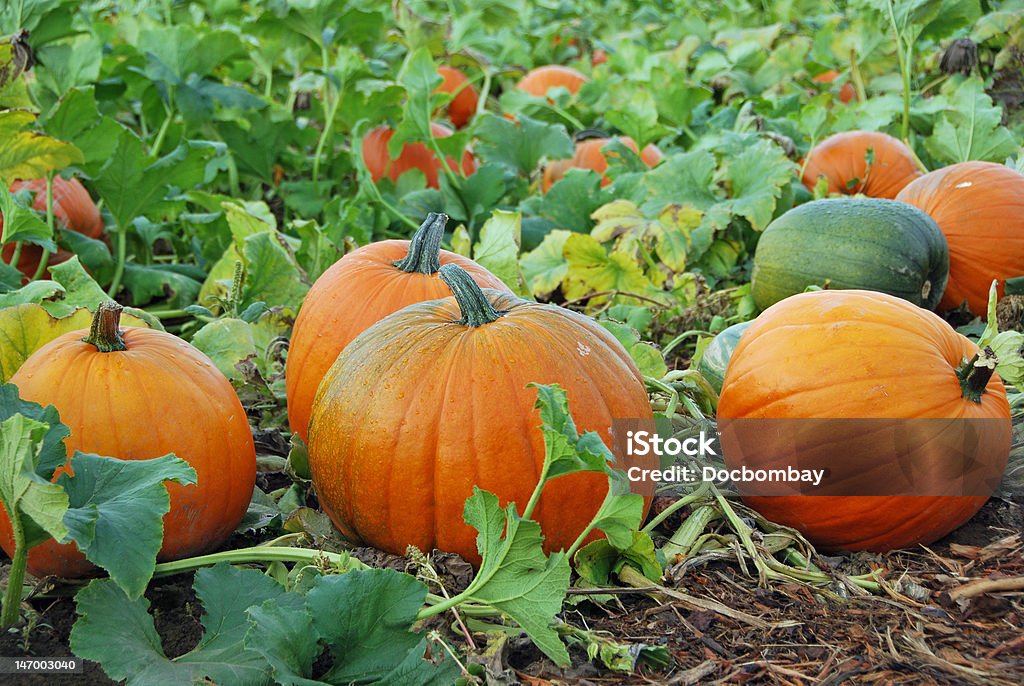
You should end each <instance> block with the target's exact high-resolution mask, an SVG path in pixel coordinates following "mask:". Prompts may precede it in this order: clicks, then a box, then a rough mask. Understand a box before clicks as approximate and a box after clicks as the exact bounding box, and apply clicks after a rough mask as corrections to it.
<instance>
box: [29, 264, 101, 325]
mask: <svg viewBox="0 0 1024 686" xmlns="http://www.w3.org/2000/svg"><path fill="white" fill-rule="evenodd" d="M50 275H51V276H52V277H53V280H54V281H56V282H57V283H58V284H60V285H61V287H62V288H63V289H64V294H63V296H62V297H61V299H60V300H56V301H51V302H44V303H43V308H45V309H46V311H47V312H49V313H50V314H52V315H54V316H56V317H63V316H65V315H67V314H70V313H71V312H74V311H75V309H76V308H79V307H86V308H88V309H90V310H95V309H96V306H97V305H99V304H100V303H101V302H103V301H105V300H109V299H110V298H109V297H108V296H107V294H106V293H105V292H104V291H103V289H102V288H100V285H99V284H98V283H96V281H94V280H93V278H92V277H91V276H89V272H87V271H85V268H84V267H82V263H81V262H79V260H78V255H74V256H72V257H71V259H69V260H67V261H65V262H61V263H60V264H57V265H54V266H52V267H50Z"/></svg>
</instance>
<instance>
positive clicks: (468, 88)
mask: <svg viewBox="0 0 1024 686" xmlns="http://www.w3.org/2000/svg"><path fill="white" fill-rule="evenodd" d="M437 73H438V74H440V75H441V77H442V78H443V79H444V82H442V83H441V85H440V86H438V87H437V90H439V91H441V92H442V93H454V94H455V95H454V97H452V99H451V102H449V103H448V118H449V119H450V120H451V122H452V124H454V125H455V128H457V129H461V128H462V127H463V126H465V125H466V124H468V123H469V120H470V119H472V118H473V115H474V114H476V107H477V103H478V102H479V96H478V95H477V92H476V88H473V84H472V83H470V81H469V78H468V77H467V76H466V75H465V74H463V73H462V72H461V71H459V70H458V69H455V68H453V67H445V66H441V67H438V68H437Z"/></svg>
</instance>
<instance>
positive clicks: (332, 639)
mask: <svg viewBox="0 0 1024 686" xmlns="http://www.w3.org/2000/svg"><path fill="white" fill-rule="evenodd" d="M426 596H427V587H426V586H425V585H424V584H423V583H422V582H420V581H418V580H417V579H415V578H413V577H411V576H409V575H408V574H401V573H399V572H395V571H392V570H388V569H368V570H356V571H352V572H348V573H346V574H342V575H340V576H338V575H332V576H324V577H320V578H319V579H318V580H317V583H316V585H315V586H314V587H313V588H312V589H311V590H310V591H309V593H308V594H307V595H306V606H307V608H308V611H309V613H310V615H312V617H313V626H314V628H315V629H316V631H317V632H318V633H319V634H320V636H322V637H323V639H324V641H325V642H326V643H327V644H328V646H329V647H330V649H331V652H332V654H333V655H334V666H333V667H332V668H331V670H330V671H329V672H328V673H327V674H326V675H325V676H324V677H323V678H324V680H325V681H329V682H331V683H345V684H347V683H366V682H371V683H381V684H386V683H430V682H431V681H433V680H434V679H435V678H436V679H437V680H439V681H440V680H442V679H444V678H447V679H449V682H448V683H450V681H451V680H452V679H454V678H455V677H456V676H457V675H458V673H459V670H458V667H457V666H455V665H454V663H453V662H451V661H446V662H445V663H442V665H440V666H435V665H433V664H431V663H429V662H427V661H425V660H423V657H422V656H423V654H424V648H425V642H424V639H423V637H422V636H420V635H419V634H416V633H413V632H412V631H411V630H410V627H411V626H412V625H413V623H414V622H415V621H416V616H417V613H418V612H419V611H420V608H422V607H423V603H424V602H425V601H426ZM410 659H412V660H413V661H414V665H415V666H413V665H408V662H407V661H409V660H410ZM399 667H402V672H403V674H402V678H398V675H396V674H395V670H396V669H397V668H399ZM410 667H412V669H410ZM424 675H429V676H430V677H431V679H430V681H425V680H424V679H423V676H424Z"/></svg>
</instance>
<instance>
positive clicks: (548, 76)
mask: <svg viewBox="0 0 1024 686" xmlns="http://www.w3.org/2000/svg"><path fill="white" fill-rule="evenodd" d="M589 80H590V79H588V78H587V77H586V76H584V75H583V74H581V73H580V72H578V71H576V70H575V69H573V68H572V67H563V66H561V65H559V64H549V65H547V66H543V67H537V68H536V69H533V70H531V71H529V72H527V73H526V75H525V76H524V77H523V78H521V79H520V80H519V83H517V84H516V88H518V89H519V90H521V91H526V92H527V93H529V94H530V95H533V96H536V97H538V98H543V97H544V96H545V95H547V94H548V90H549V89H551V88H564V89H566V90H567V91H569V92H570V93H572V94H573V95H575V94H576V93H579V92H580V88H582V87H583V84H585V83H586V82H587V81H589Z"/></svg>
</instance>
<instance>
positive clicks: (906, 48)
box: [888, 0, 913, 145]
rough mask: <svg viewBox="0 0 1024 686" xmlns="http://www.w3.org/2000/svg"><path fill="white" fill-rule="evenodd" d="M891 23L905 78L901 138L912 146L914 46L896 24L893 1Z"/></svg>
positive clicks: (890, 12)
mask: <svg viewBox="0 0 1024 686" xmlns="http://www.w3.org/2000/svg"><path fill="white" fill-rule="evenodd" d="M888 4H889V23H890V24H891V25H892V31H893V33H894V34H895V35H896V57H897V59H898V60H899V67H900V76H902V77H903V121H902V122H901V126H900V133H901V138H902V139H903V142H904V143H907V144H908V145H909V144H910V60H911V50H912V49H913V45H908V44H906V42H905V41H904V36H903V33H902V31H900V27H899V24H897V23H896V13H895V10H894V7H893V5H894V3H893V0H889V3H888Z"/></svg>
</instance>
